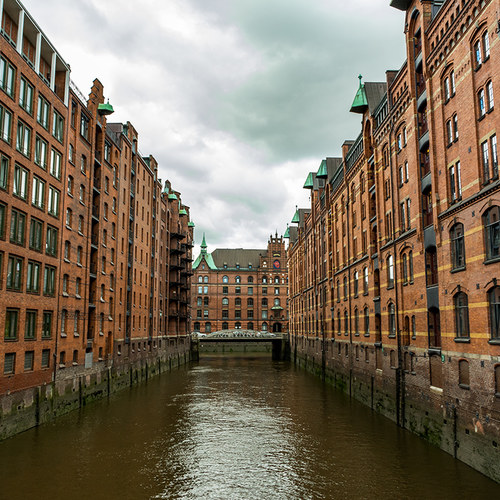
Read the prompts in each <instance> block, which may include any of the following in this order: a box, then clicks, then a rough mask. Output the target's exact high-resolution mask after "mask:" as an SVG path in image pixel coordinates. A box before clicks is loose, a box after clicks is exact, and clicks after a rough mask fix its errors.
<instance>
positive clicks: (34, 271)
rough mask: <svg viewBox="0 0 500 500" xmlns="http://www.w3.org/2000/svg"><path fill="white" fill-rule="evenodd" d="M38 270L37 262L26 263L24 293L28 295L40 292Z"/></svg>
mask: <svg viewBox="0 0 500 500" xmlns="http://www.w3.org/2000/svg"><path fill="white" fill-rule="evenodd" d="M40 269H41V264H40V263H39V262H33V261H31V260H29V261H28V274H27V277H26V291H27V292H28V293H39V292H40Z"/></svg>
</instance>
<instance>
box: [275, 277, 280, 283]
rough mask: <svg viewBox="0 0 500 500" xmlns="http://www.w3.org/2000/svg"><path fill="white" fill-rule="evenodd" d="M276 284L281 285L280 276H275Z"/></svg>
mask: <svg viewBox="0 0 500 500" xmlns="http://www.w3.org/2000/svg"><path fill="white" fill-rule="evenodd" d="M274 282H275V283H278V284H279V282H280V277H279V276H275V277H274Z"/></svg>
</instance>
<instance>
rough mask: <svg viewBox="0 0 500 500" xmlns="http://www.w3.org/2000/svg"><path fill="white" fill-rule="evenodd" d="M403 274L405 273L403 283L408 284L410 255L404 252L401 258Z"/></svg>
mask: <svg viewBox="0 0 500 500" xmlns="http://www.w3.org/2000/svg"><path fill="white" fill-rule="evenodd" d="M401 274H402V275H403V285H407V284H408V257H407V256H406V254H405V253H404V254H403V257H402V259H401Z"/></svg>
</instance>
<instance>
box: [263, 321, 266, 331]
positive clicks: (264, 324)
mask: <svg viewBox="0 0 500 500" xmlns="http://www.w3.org/2000/svg"><path fill="white" fill-rule="evenodd" d="M262 331H263V332H267V323H266V322H265V321H264V323H262Z"/></svg>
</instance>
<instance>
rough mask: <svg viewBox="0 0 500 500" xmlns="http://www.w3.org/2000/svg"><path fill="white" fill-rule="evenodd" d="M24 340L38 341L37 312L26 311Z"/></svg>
mask: <svg viewBox="0 0 500 500" xmlns="http://www.w3.org/2000/svg"><path fill="white" fill-rule="evenodd" d="M24 338H25V339H26V340H35V339H36V311H26V321H25V323H24Z"/></svg>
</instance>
